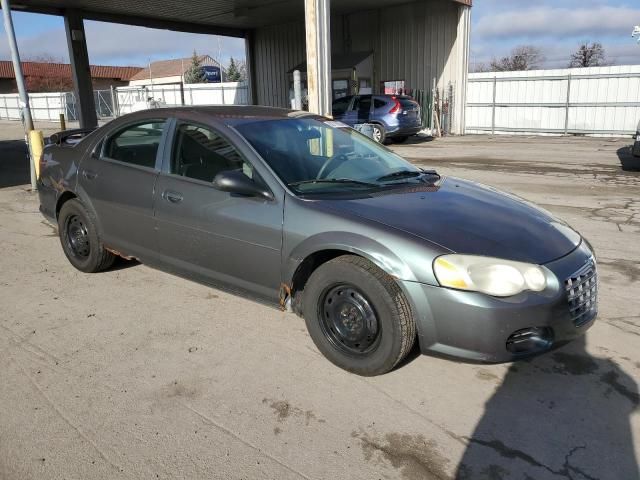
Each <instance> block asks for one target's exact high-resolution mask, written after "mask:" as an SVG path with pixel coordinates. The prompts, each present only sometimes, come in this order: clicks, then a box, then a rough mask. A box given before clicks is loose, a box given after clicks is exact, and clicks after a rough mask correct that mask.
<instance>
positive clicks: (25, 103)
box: [0, 0, 38, 190]
mask: <svg viewBox="0 0 640 480" xmlns="http://www.w3.org/2000/svg"><path fill="white" fill-rule="evenodd" d="M0 6H2V15H3V17H4V30H5V31H6V32H7V41H8V42H9V50H10V51H11V60H12V62H13V71H14V73H15V75H16V84H17V85H18V93H19V94H20V118H21V119H22V125H23V126H24V138H25V142H26V143H27V148H29V132H31V131H32V130H33V118H32V117H31V108H30V107H29V95H28V94H27V87H26V85H25V82H24V75H23V73H22V64H21V63H20V52H18V44H17V42H16V32H15V30H14V28H13V19H12V18H11V6H10V5H9V0H0ZM34 160H35V159H34V158H33V156H32V155H31V148H29V165H30V168H29V170H30V172H31V189H32V190H36V189H37V188H38V185H37V183H36V167H35V164H34Z"/></svg>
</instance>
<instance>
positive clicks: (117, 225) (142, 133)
mask: <svg viewBox="0 0 640 480" xmlns="http://www.w3.org/2000/svg"><path fill="white" fill-rule="evenodd" d="M166 129H167V121H166V119H161V118H159V119H149V120H138V121H137V122H135V123H131V124H127V125H125V126H123V127H121V128H118V129H117V130H115V131H112V132H110V133H109V134H107V136H106V137H105V139H104V140H103V141H102V142H101V143H99V144H98V146H97V147H96V149H95V150H94V153H92V154H91V155H88V156H87V157H86V158H85V159H84V160H83V161H82V164H81V165H80V169H79V176H78V183H79V188H80V190H81V191H82V193H83V194H84V195H86V196H87V197H88V198H89V199H90V201H91V204H92V205H93V208H94V210H95V212H96V214H97V216H98V222H99V224H100V227H101V230H102V236H103V240H104V243H105V244H106V245H107V246H109V247H111V248H113V249H116V250H118V251H120V252H122V253H124V254H126V255H132V256H136V257H140V258H148V257H149V256H152V255H153V250H154V248H155V240H154V227H155V220H154V218H153V201H154V199H153V194H154V188H155V184H156V180H157V178H158V174H159V171H160V166H161V159H162V157H161V154H160V152H161V150H162V149H161V146H162V145H163V142H164V138H165V137H166V132H167V130H166Z"/></svg>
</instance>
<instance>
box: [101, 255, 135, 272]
mask: <svg viewBox="0 0 640 480" xmlns="http://www.w3.org/2000/svg"><path fill="white" fill-rule="evenodd" d="M138 265H140V262H139V261H138V260H127V259H126V258H122V257H116V259H115V261H114V262H113V265H111V267H109V268H108V269H107V272H117V271H118V270H126V269H127V268H132V267H137V266H138Z"/></svg>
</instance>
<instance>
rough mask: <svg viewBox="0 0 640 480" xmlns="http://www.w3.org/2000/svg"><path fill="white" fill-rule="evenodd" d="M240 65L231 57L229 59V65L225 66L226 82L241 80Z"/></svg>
mask: <svg viewBox="0 0 640 480" xmlns="http://www.w3.org/2000/svg"><path fill="white" fill-rule="evenodd" d="M242 70H243V69H242V65H240V62H236V61H235V60H234V58H233V57H231V58H230V59H229V67H228V68H227V82H242V81H243V80H244V78H243V77H244V75H243V73H242Z"/></svg>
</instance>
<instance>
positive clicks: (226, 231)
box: [155, 120, 284, 301]
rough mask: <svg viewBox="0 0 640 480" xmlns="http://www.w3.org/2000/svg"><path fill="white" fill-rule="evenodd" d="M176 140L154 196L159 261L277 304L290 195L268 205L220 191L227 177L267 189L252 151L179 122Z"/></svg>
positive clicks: (199, 126) (200, 126)
mask: <svg viewBox="0 0 640 480" xmlns="http://www.w3.org/2000/svg"><path fill="white" fill-rule="evenodd" d="M227 133H229V132H228V131H227ZM171 138H172V142H171V143H172V147H171V150H167V151H166V154H165V162H164V163H165V164H164V166H163V171H162V173H161V174H160V177H159V178H158V184H157V188H156V204H155V214H156V219H157V228H158V249H159V252H160V255H161V256H162V258H161V260H162V261H163V263H166V264H168V265H170V266H171V267H172V268H173V269H175V270H178V271H180V272H184V273H187V274H191V275H194V276H196V277H197V278H200V279H203V280H205V281H211V282H212V283H216V284H222V285H225V286H231V287H235V288H237V289H240V290H244V291H249V292H251V293H253V294H255V295H257V296H260V297H263V298H265V299H268V300H270V301H277V299H278V291H279V288H280V279H281V275H280V252H281V247H282V222H283V214H284V213H283V212H284V207H283V205H284V195H282V194H280V195H275V198H274V200H265V199H263V198H255V197H247V196H242V195H237V194H231V193H228V192H222V191H220V190H217V189H216V188H214V186H213V184H212V181H213V179H214V178H215V176H216V175H217V174H218V173H219V172H222V171H225V170H239V171H242V172H243V173H244V174H245V175H247V176H248V177H250V178H252V179H253V180H254V181H256V182H262V183H264V182H263V180H262V177H261V176H260V174H259V173H258V171H257V170H256V169H255V168H254V164H253V163H252V162H251V161H249V160H248V158H247V157H248V156H247V155H246V153H245V152H246V150H245V152H243V151H241V150H240V149H239V148H237V147H236V145H235V144H234V143H232V141H231V140H229V139H228V137H227V136H223V135H222V133H221V132H220V129H217V128H213V127H211V126H209V125H203V124H200V123H196V122H192V121H189V120H184V121H178V122H177V125H176V127H175V131H174V133H173V134H172V136H171ZM245 148H246V147H245Z"/></svg>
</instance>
